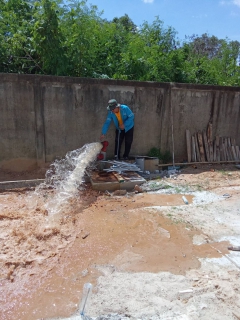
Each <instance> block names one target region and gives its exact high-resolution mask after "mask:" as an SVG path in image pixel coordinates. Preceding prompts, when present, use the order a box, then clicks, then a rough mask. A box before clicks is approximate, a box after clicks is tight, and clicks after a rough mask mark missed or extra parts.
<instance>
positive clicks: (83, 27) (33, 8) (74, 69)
mask: <svg viewBox="0 0 240 320" xmlns="http://www.w3.org/2000/svg"><path fill="white" fill-rule="evenodd" d="M0 41H1V46H0V72H6V73H25V74H47V75H64V76H75V77H94V78H111V79H124V80H141V81H159V82H181V83H197V84H213V85H231V86H239V85H240V66H239V60H240V43H239V42H238V41H231V40H229V39H218V38H217V37H215V36H210V35H208V34H203V35H201V36H198V35H192V36H188V37H186V38H185V40H184V41H181V42H180V41H179V40H178V38H177V31H176V30H174V29H173V28H172V27H165V26H164V22H163V21H161V20H160V18H159V17H156V18H155V20H154V21H153V22H152V23H148V22H146V21H145V22H143V23H142V25H140V26H136V25H135V24H134V23H133V21H132V20H131V18H130V17H129V16H128V15H127V14H125V15H124V16H122V17H114V18H113V19H112V20H111V21H108V20H106V19H103V18H102V12H100V11H99V10H98V8H97V6H94V5H88V3H87V1H86V0H83V1H79V0H74V1H71V2H67V3H66V2H65V1H64V2H63V1H61V0H55V1H53V0H40V1H36V2H34V1H32V0H30V1H25V0H0Z"/></svg>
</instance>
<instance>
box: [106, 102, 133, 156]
mask: <svg viewBox="0 0 240 320" xmlns="http://www.w3.org/2000/svg"><path fill="white" fill-rule="evenodd" d="M107 109H108V114H107V119H106V121H105V123H104V125H103V127H102V135H101V137H100V139H101V140H103V139H105V135H106V133H107V131H108V129H109V126H110V124H111V122H112V120H113V122H114V124H115V126H116V136H115V158H116V159H120V153H121V145H122V142H123V140H124V139H125V151H124V154H123V159H124V160H127V159H128V156H129V153H130V150H131V146H132V141H133V130H134V114H133V112H132V110H131V109H130V108H129V107H128V106H126V105H124V104H119V103H117V101H116V100H115V99H111V100H109V101H108V107H107Z"/></svg>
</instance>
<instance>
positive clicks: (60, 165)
mask: <svg viewBox="0 0 240 320" xmlns="http://www.w3.org/2000/svg"><path fill="white" fill-rule="evenodd" d="M101 149H102V144H101V143H100V142H94V143H90V144H86V145H84V146H83V147H82V148H80V149H77V150H73V151H70V152H68V153H67V154H66V156H65V158H63V159H61V160H56V161H54V162H53V163H52V164H51V167H50V169H49V170H48V171H47V173H46V179H45V182H44V183H43V184H41V185H40V186H39V188H37V189H36V192H37V193H38V192H41V189H45V188H46V187H49V186H51V187H53V188H54V189H55V193H54V195H53V197H52V198H51V199H49V200H47V202H46V204H45V208H46V210H47V211H48V215H50V216H51V215H54V214H56V213H59V212H61V209H62V207H63V205H64V204H66V203H67V202H68V201H69V199H71V198H73V197H75V196H76V195H77V194H78V187H79V186H80V185H81V183H82V182H83V176H84V173H85V169H86V168H87V167H88V166H89V165H90V164H91V163H92V162H93V161H94V160H96V157H97V154H98V153H99V152H100V151H101Z"/></svg>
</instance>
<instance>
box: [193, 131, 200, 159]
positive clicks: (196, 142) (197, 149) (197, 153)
mask: <svg viewBox="0 0 240 320" xmlns="http://www.w3.org/2000/svg"><path fill="white" fill-rule="evenodd" d="M194 139H195V148H196V158H197V161H198V162H199V161H201V158H200V152H199V146H198V139H197V135H196V133H195V135H194Z"/></svg>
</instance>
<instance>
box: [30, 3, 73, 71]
mask: <svg viewBox="0 0 240 320" xmlns="http://www.w3.org/2000/svg"><path fill="white" fill-rule="evenodd" d="M36 9H37V10H36V11H37V12H36V14H35V17H34V18H35V21H36V22H35V25H34V28H33V47H34V49H35V52H36V55H37V57H38V65H40V66H41V70H43V71H44V73H46V74H52V75H65V74H66V72H67V63H66V59H65V48H64V46H63V42H64V39H63V35H62V33H61V30H60V28H59V19H58V16H57V13H58V6H57V4H56V3H55V2H53V1H52V2H51V1H50V0H42V2H37V3H36Z"/></svg>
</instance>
